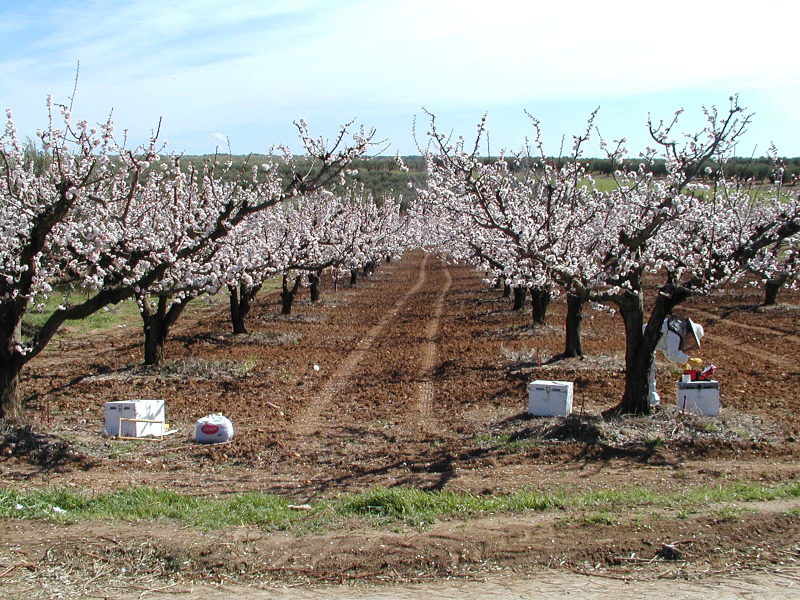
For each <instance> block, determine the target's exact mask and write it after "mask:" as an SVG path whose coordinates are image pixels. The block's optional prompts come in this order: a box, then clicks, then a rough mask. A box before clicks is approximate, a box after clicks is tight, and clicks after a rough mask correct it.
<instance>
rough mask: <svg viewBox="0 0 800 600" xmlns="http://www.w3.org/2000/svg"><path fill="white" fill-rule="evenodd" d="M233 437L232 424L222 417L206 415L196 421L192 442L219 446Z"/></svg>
mask: <svg viewBox="0 0 800 600" xmlns="http://www.w3.org/2000/svg"><path fill="white" fill-rule="evenodd" d="M232 437H233V423H231V421H230V419H228V418H227V417H224V416H222V415H216V414H214V415H208V416H206V417H202V418H200V419H198V420H197V423H196V424H195V426H194V441H195V442H199V443H201V444H219V443H221V442H227V441H229V440H230V439H231V438H232Z"/></svg>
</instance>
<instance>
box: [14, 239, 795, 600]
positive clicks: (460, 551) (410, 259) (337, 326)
mask: <svg viewBox="0 0 800 600" xmlns="http://www.w3.org/2000/svg"><path fill="white" fill-rule="evenodd" d="M780 299H781V301H782V303H781V304H780V305H779V306H777V307H769V308H767V307H762V306H759V302H760V300H761V292H760V291H759V290H757V289H754V288H753V289H751V288H743V289H739V288H737V289H735V290H726V291H722V292H718V293H715V294H714V295H712V296H711V297H707V298H697V299H693V300H691V301H690V302H689V303H688V304H687V305H685V306H683V307H681V310H680V312H681V313H682V314H685V315H687V316H691V317H692V318H694V319H695V320H697V321H699V322H701V323H703V324H704V325H705V329H706V337H705V339H704V340H703V349H702V352H701V353H700V354H701V356H702V357H703V359H705V360H706V361H707V362H711V363H714V364H715V365H717V366H718V371H717V379H719V380H720V382H721V383H720V389H721V400H722V405H723V410H722V413H721V415H720V416H719V417H718V418H699V417H691V416H688V415H681V414H680V413H679V412H678V411H677V409H676V408H675V407H674V406H673V403H674V400H673V398H674V391H673V390H674V387H673V386H674V383H672V382H673V381H674V380H675V375H674V373H671V372H670V366H669V365H668V364H667V363H665V362H662V360H661V359H659V361H658V363H657V364H658V367H659V371H658V372H659V389H660V392H661V395H662V405H663V409H662V410H661V411H659V412H658V413H657V414H655V415H653V416H650V417H636V418H634V417H623V418H620V419H618V420H615V421H610V422H608V421H603V419H602V418H601V417H600V413H601V411H603V410H605V409H607V408H610V407H612V406H614V405H615V404H616V403H617V402H618V400H619V397H620V395H621V393H622V377H623V372H622V368H623V359H622V351H623V344H624V339H623V330H622V321H621V319H620V318H619V316H615V315H613V314H610V313H608V312H605V311H595V310H588V311H587V312H588V314H587V315H586V318H585V319H584V346H585V351H586V357H585V359H583V360H568V361H554V362H551V361H550V359H551V357H553V356H554V355H557V354H558V353H559V352H560V351H561V350H562V347H563V329H562V323H563V316H564V308H565V307H564V305H563V302H560V301H554V303H553V304H552V305H551V309H550V312H549V314H548V325H547V326H543V327H538V328H535V329H534V328H532V327H530V313H529V312H527V311H522V312H516V313H515V312H513V311H511V310H510V301H509V300H507V299H503V298H501V297H500V293H499V292H498V291H497V290H487V289H486V287H485V286H484V285H483V284H482V283H481V278H480V275H479V274H476V273H475V272H474V271H473V270H471V269H469V268H466V267H463V266H457V265H449V264H446V263H445V262H443V261H442V260H440V259H439V258H437V257H435V256H432V255H427V254H424V253H422V252H419V251H415V252H410V253H408V254H407V255H406V256H405V257H404V258H403V259H402V260H400V261H397V262H393V263H390V264H386V265H383V266H381V268H380V269H379V270H378V271H377V272H376V273H375V274H374V275H373V276H371V277H370V278H368V279H365V280H363V281H362V282H360V283H359V284H357V285H356V286H354V287H340V288H339V289H338V290H336V291H335V290H332V289H326V290H324V292H323V300H322V301H321V302H318V303H310V302H307V301H298V302H296V304H295V307H294V314H293V315H291V316H288V317H284V316H280V315H278V314H277V312H278V310H279V306H278V304H277V297H276V295H275V293H272V294H269V293H264V294H262V296H261V297H260V298H259V299H258V300H257V302H256V305H255V307H254V309H253V311H252V312H251V315H250V317H249V320H248V324H249V327H250V328H251V330H252V332H253V333H252V334H250V335H244V336H233V335H230V334H229V331H230V325H229V323H228V317H227V313H226V307H227V305H226V303H225V302H224V300H217V301H216V302H214V303H207V302H203V301H196V302H195V303H194V306H193V307H190V308H189V309H188V310H187V313H186V314H185V315H184V317H182V320H181V321H179V322H178V323H177V324H176V326H175V329H174V332H173V334H172V335H171V338H170V340H169V341H168V343H167V346H166V351H165V356H166V364H165V365H164V366H163V367H161V368H159V369H145V368H143V367H141V365H140V362H141V341H142V340H141V337H142V336H141V332H140V329H139V328H138V326H137V324H135V323H132V324H130V325H128V326H126V327H117V328H114V329H113V330H110V331H102V332H95V333H91V334H82V335H70V334H69V333H67V334H65V335H64V336H62V337H61V338H60V340H58V341H56V342H54V343H53V344H52V345H51V348H50V349H48V350H47V351H46V352H45V353H43V355H41V356H39V357H37V358H36V359H35V360H34V361H33V362H32V364H30V365H29V368H28V370H27V372H26V375H25V378H24V381H23V384H22V387H23V393H24V394H25V397H26V419H27V420H28V421H29V422H30V423H31V424H32V425H33V427H34V430H35V431H36V432H37V434H40V435H41V437H39V438H37V439H31V438H25V437H24V436H22V435H21V434H20V432H19V431H12V430H8V431H7V433H6V436H5V437H4V438H3V441H2V442H0V479H1V480H2V481H1V482H0V484H1V485H2V486H5V487H8V486H12V487H15V488H19V489H29V488H32V487H39V486H70V487H72V486H74V487H77V488H82V489H87V490H94V491H103V492H105V491H109V490H112V489H115V488H118V487H122V486H129V485H133V484H147V485H152V486H160V487H165V488H169V489H173V490H176V491H178V492H180V493H183V494H195V495H208V496H217V495H223V494H231V493H234V492H239V491H250V490H257V491H261V492H274V493H277V494H281V495H284V496H286V497H288V498H291V499H292V501H294V502H296V503H297V504H302V503H306V502H313V501H314V500H315V499H318V498H322V497H330V496H333V495H337V494H342V493H347V492H354V491H363V490H365V489H369V488H371V487H375V486H398V485H403V486H414V487H418V488H422V489H426V490H440V489H446V490H453V491H466V492H470V493H473V494H502V493H504V492H512V491H516V490H519V489H523V488H536V489H548V490H553V489H563V490H566V491H570V492H574V491H576V490H600V489H612V488H628V487H630V486H634V485H641V486H646V487H648V488H649V489H651V490H653V491H654V492H674V491H679V490H682V489H686V488H689V487H694V486H698V485H705V484H713V483H714V482H725V483H729V482H732V481H743V482H759V481H763V482H776V481H784V480H789V479H794V478H795V477H797V465H796V460H797V457H798V455H799V454H800V452H798V450H800V448H799V447H798V441H797V440H798V438H800V418H799V417H798V411H800V367H798V357H799V356H800V331H798V327H799V326H800V319H799V317H800V309H799V308H798V306H797V305H799V304H800V296H799V295H798V294H797V293H793V292H788V291H786V292H783V294H782V295H781V297H780ZM534 379H555V380H566V381H573V382H574V386H575V409H574V410H575V413H578V416H576V417H573V418H570V419H568V420H566V421H564V420H562V419H532V418H528V417H526V415H525V410H526V403H527V383H528V382H529V381H531V380H534ZM135 398H163V399H164V400H165V401H166V413H167V414H166V416H167V421H168V422H169V423H170V424H171V426H172V427H174V428H176V429H177V430H178V433H176V434H174V435H172V436H168V437H167V438H166V439H165V440H163V441H151V442H126V441H118V440H113V439H108V438H105V437H103V436H101V435H100V432H101V430H102V427H103V404H104V402H107V401H114V400H129V399H135ZM212 412H222V413H224V414H225V415H226V416H228V417H229V418H230V419H231V420H232V422H233V424H234V427H235V436H234V439H233V441H232V442H230V443H228V444H222V445H214V446H203V445H199V444H195V443H194V442H193V441H192V435H193V432H194V423H195V421H196V420H197V419H198V418H199V417H201V416H203V415H206V414H209V413H212ZM581 415H582V416H581ZM44 434H48V435H52V436H55V437H53V438H48V437H46V436H45V435H44ZM798 506H800V505H798V504H796V503H795V502H793V501H787V502H782V503H763V504H756V503H750V504H748V505H747V507H746V508H747V510H745V511H743V512H739V511H737V512H735V515H734V516H733V517H732V516H731V515H732V514H734V512H733V511H730V510H729V511H726V510H725V508H726V507H724V506H722V507H720V506H676V507H673V509H672V510H668V511H663V510H654V511H648V510H647V509H643V510H642V511H633V512H631V513H630V514H628V513H626V516H624V517H620V516H619V515H617V514H613V518H612V519H611V521H609V520H608V519H607V518H594V517H596V515H592V514H590V513H591V512H592V509H590V508H587V510H586V511H585V512H583V513H581V514H574V513H573V514H566V513H563V512H558V511H550V512H544V513H533V514H527V513H523V514H517V515H503V514H499V515H491V516H489V515H486V516H482V517H472V518H471V520H469V521H462V520H452V521H445V522H441V523H436V524H434V525H432V526H428V527H424V528H419V527H416V528H415V527H412V526H410V525H408V524H405V525H403V524H400V525H395V526H393V528H391V529H387V530H381V529H372V528H368V529H365V528H364V526H363V525H362V526H359V527H358V528H355V529H345V530H337V531H336V532H334V533H314V534H308V535H304V536H290V535H288V534H283V533H270V532H265V531H261V530H259V529H258V528H256V527H242V528H234V529H230V530H224V531H218V532H213V533H200V532H196V531H189V530H185V529H182V528H180V527H177V526H174V525H171V524H170V523H169V522H163V523H158V524H152V525H151V524H148V525H146V526H143V525H141V524H131V523H112V524H109V523H81V524H71V525H61V524H54V523H42V522H30V521H16V520H7V521H4V522H0V530H2V534H1V535H0V538H1V539H5V540H9V541H8V542H6V543H5V544H4V546H3V548H0V586H3V585H8V586H9V587H8V589H9V590H12V589H14V590H16V589H22V588H23V587H24V586H25V585H26V581H28V580H29V579H30V578H33V579H34V582H33V583H32V584H31V585H32V587H31V588H30V589H32V590H33V589H36V590H38V591H41V590H42V589H45V588H44V587H41V586H43V585H44V584H43V583H42V581H41V577H40V578H39V579H36V577H35V575H36V574H37V573H38V574H42V573H45V572H47V569H48V568H50V569H54V568H55V567H54V565H56V564H58V563H69V564H71V565H73V567H72V569H73V571H71V572H72V573H75V572H79V571H80V572H81V573H83V575H82V576H83V577H84V578H85V580H86V581H88V580H89V579H90V578H91V577H96V578H97V579H98V583H105V585H106V586H108V585H110V583H109V582H110V581H111V580H112V579H113V578H112V577H111V575H110V574H108V573H106V574H105V575H104V574H103V573H104V572H101V571H98V565H99V564H100V565H102V564H111V563H112V558H111V556H112V555H113V564H114V565H116V566H115V568H117V567H119V568H123V566H124V568H126V569H127V571H126V572H127V573H128V575H129V576H131V577H133V575H131V574H132V573H137V572H139V571H141V572H142V573H145V572H147V573H153V572H155V570H154V568H152V565H153V564H156V563H158V564H159V565H161V566H162V569H161V571H159V573H162V572H164V570H165V569H166V567H164V565H165V564H170V565H173V566H175V565H178V564H179V563H180V564H184V565H190V567H191V568H189V567H186V569H185V571H186V573H191V574H197V573H204V574H206V575H207V576H209V577H211V578H213V579H215V580H222V581H234V580H237V579H239V580H242V581H254V580H258V581H267V580H283V581H285V580H292V581H311V582H331V581H342V580H347V579H358V580H368V581H373V580H375V581H384V580H393V581H394V580H401V581H408V580H423V579H427V578H432V577H436V578H438V577H449V576H457V575H461V576H476V575H482V574H486V573H489V572H493V571H502V572H510V571H513V572H516V573H530V572H532V571H534V570H537V569H542V568H560V569H569V570H578V571H581V572H587V573H588V572H591V573H594V574H598V575H602V576H605V577H622V578H625V577H640V578H647V577H649V578H654V577H666V578H675V577H692V576H702V575H710V574H713V573H727V572H729V571H732V570H737V569H743V568H747V569H755V568H767V567H769V568H771V569H774V568H776V565H779V563H780V564H783V563H785V564H786V565H787V566H791V565H793V564H795V562H796V561H797V560H800V545H799V543H800V517H799V516H798V512H797V508H798ZM665 543H673V544H676V546H675V547H676V548H678V549H680V552H679V556H677V555H676V556H667V555H665V554H664V552H663V548H662V546H663V544H665ZM115 550H116V551H115ZM86 557H98V558H99V559H104V560H105V561H106V562H105V563H103V562H102V560H100V562H98V560H94V559H91V558H86ZM104 557H105V558H104ZM15 561H16V562H15ZM4 565H5V566H4ZM81 565H82V566H81ZM120 565H123V566H120ZM26 569H27V570H28V571H30V572H31V573H32V575H31V574H25V575H24V576H23V572H24V571H26ZM81 569H84V570H85V571H81ZM76 570H77V571H76ZM166 570H169V569H166ZM6 571H7V572H6ZM181 572H182V569H181V568H179V566H175V568H174V569H173V570H172V575H173V576H174V577H178V578H180V577H181ZM98 573H100V574H98ZM117 575H119V573H117ZM187 576H190V575H187ZM26 577H27V578H28V579H26ZM14 586H22V587H19V588H17V587H14ZM36 586H40V587H38V588H37V587H36ZM45 587H46V586H45ZM0 589H2V587H0ZM82 589H91V586H89V587H85V588H82ZM106 589H109V588H108V587H106ZM150 589H153V588H150ZM129 591H130V590H129ZM64 597H66V596H64ZM99 597H102V596H99Z"/></svg>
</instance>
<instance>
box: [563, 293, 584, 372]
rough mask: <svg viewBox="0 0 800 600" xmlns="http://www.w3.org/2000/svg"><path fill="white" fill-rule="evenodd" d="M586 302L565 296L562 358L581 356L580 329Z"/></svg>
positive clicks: (575, 296)
mask: <svg viewBox="0 0 800 600" xmlns="http://www.w3.org/2000/svg"><path fill="white" fill-rule="evenodd" d="M585 304H586V300H585V299H584V298H581V297H580V296H577V295H575V294H567V320H566V325H565V328H566V334H565V338H566V340H565V347H564V358H577V357H579V356H583V341H582V339H581V337H582V336H581V327H582V324H583V314H582V312H583V306H584V305H585Z"/></svg>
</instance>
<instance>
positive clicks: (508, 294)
mask: <svg viewBox="0 0 800 600" xmlns="http://www.w3.org/2000/svg"><path fill="white" fill-rule="evenodd" d="M503 298H511V286H510V285H508V284H507V283H504V284H503Z"/></svg>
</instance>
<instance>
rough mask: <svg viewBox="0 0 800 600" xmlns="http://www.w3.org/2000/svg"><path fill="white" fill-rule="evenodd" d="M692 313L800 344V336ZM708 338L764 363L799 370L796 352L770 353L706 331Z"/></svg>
mask: <svg viewBox="0 0 800 600" xmlns="http://www.w3.org/2000/svg"><path fill="white" fill-rule="evenodd" d="M692 312H693V313H695V314H699V315H702V316H704V317H706V318H707V319H710V320H711V321H715V322H717V323H722V324H725V325H731V326H733V327H738V328H739V329H743V330H745V331H752V332H755V333H759V334H763V335H769V336H776V337H779V338H780V339H781V340H782V341H789V342H792V343H795V344H800V336H796V335H792V334H787V333H784V332H782V331H777V330H775V329H770V328H769V327H761V326H759V325H748V324H746V323H739V322H737V321H733V320H731V319H727V318H725V317H720V316H717V315H715V314H714V313H711V312H708V311H705V310H700V309H692ZM705 337H706V338H709V339H713V340H714V343H715V344H721V345H723V346H726V347H728V348H735V349H736V350H739V351H740V352H743V353H745V354H747V355H750V356H753V357H755V358H758V359H761V360H763V361H766V362H769V363H772V364H774V365H778V366H780V367H783V368H788V369H795V368H797V358H796V354H795V353H794V352H787V353H785V354H778V353H775V352H770V351H769V350H768V349H767V348H761V347H758V346H755V345H753V344H750V343H749V342H745V341H738V340H731V339H728V338H725V337H722V336H717V335H714V333H711V334H710V335H709V332H708V331H706V336H705ZM766 343H767V344H769V345H771V344H770V342H769V341H767V342H766Z"/></svg>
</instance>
